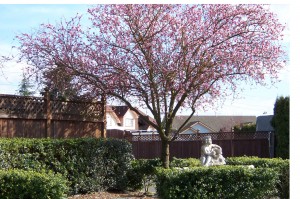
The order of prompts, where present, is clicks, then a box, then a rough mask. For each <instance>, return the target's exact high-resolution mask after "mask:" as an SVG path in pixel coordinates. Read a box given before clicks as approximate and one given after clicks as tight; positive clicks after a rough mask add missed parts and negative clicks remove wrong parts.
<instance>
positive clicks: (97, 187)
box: [0, 138, 133, 195]
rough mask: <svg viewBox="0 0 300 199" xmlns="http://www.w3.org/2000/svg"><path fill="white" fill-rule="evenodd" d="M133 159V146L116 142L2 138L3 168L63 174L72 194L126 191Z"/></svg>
mask: <svg viewBox="0 0 300 199" xmlns="http://www.w3.org/2000/svg"><path fill="white" fill-rule="evenodd" d="M132 159H133V155H132V148H131V145H130V143H128V142H126V141H122V140H116V139H107V140H105V139H95V138H80V139H0V167H1V168H2V169H11V168H18V169H24V170H35V171H42V170H52V171H54V172H55V173H61V174H62V175H63V176H65V177H66V178H67V179H68V181H69V183H70V184H69V186H70V189H69V194H72V195H73V194H77V193H87V192H96V191H101V190H107V189H117V190H124V189H126V185H127V182H128V179H127V176H126V173H127V171H128V170H129V169H130V167H131V165H130V162H131V160H132Z"/></svg>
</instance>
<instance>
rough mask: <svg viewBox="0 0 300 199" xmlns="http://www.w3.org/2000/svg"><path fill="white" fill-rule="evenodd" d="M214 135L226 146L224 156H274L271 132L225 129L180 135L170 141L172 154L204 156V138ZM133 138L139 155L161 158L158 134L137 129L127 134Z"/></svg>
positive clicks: (215, 141)
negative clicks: (215, 131)
mask: <svg viewBox="0 0 300 199" xmlns="http://www.w3.org/2000/svg"><path fill="white" fill-rule="evenodd" d="M208 135H209V136H211V137H212V140H213V143H214V144H217V145H219V146H221V147H222V150H223V156H224V157H225V158H226V157H234V156H244V155H246V156H258V157H272V154H271V153H270V150H271V147H273V146H272V145H271V141H270V139H271V136H272V135H271V134H270V132H252V133H249V132H245V133H242V132H238V133H233V132H222V133H219V132H218V133H205V134H194V135H179V136H178V138H177V139H176V140H175V141H174V142H172V143H171V144H170V157H171V158H172V157H176V158H190V157H191V158H200V156H201V146H202V139H203V137H205V136H208ZM124 138H125V139H127V140H128V141H129V142H131V144H132V147H133V154H134V156H135V157H136V158H137V159H141V158H145V159H149V158H159V157H160V156H161V141H160V138H159V135H157V134H147V135H143V134H142V133H141V134H138V133H134V134H128V133H127V134H126V136H125V137H124Z"/></svg>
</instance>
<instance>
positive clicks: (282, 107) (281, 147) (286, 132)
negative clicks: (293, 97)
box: [271, 97, 290, 159]
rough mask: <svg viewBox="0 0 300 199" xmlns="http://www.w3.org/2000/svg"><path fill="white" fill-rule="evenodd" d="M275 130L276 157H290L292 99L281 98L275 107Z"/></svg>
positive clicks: (273, 124) (273, 120) (273, 122)
mask: <svg viewBox="0 0 300 199" xmlns="http://www.w3.org/2000/svg"><path fill="white" fill-rule="evenodd" d="M271 124H272V126H273V127H274V129H275V140H276V141H275V143H276V144H275V156H276V157H281V158H284V159H289V157H290V97H279V98H277V99H276V102H275V105H274V117H273V119H272V121H271Z"/></svg>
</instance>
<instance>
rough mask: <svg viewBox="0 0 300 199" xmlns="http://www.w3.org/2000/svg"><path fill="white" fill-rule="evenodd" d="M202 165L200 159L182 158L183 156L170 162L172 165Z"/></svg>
mask: <svg viewBox="0 0 300 199" xmlns="http://www.w3.org/2000/svg"><path fill="white" fill-rule="evenodd" d="M199 166H201V162H200V159H196V158H187V159H181V158H173V160H172V161H171V163H170V167H181V168H183V167H199Z"/></svg>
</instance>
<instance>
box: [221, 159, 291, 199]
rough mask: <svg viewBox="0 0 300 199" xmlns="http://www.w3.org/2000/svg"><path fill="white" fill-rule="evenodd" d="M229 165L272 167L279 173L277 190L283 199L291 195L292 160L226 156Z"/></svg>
mask: <svg viewBox="0 0 300 199" xmlns="http://www.w3.org/2000/svg"><path fill="white" fill-rule="evenodd" d="M226 163H227V164H228V165H254V166H255V167H256V168H272V169H274V170H275V171H276V172H277V173H278V174H279V182H278V183H277V186H276V187H277V190H278V194H277V196H279V197H280V198H282V199H285V198H289V195H290V191H289V190H290V183H289V181H290V175H289V171H290V161H289V160H283V159H281V158H272V159H270V158H258V157H229V158H226Z"/></svg>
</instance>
